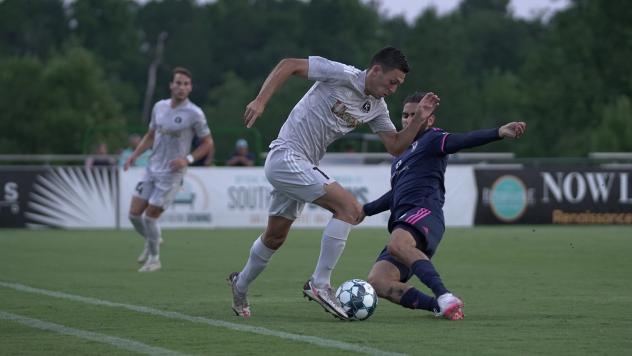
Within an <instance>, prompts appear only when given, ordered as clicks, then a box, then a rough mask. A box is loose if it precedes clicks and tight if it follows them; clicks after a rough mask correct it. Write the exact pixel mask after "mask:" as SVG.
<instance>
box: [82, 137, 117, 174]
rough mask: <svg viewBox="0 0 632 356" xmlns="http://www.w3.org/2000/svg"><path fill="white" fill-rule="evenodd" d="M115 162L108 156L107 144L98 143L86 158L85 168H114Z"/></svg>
mask: <svg viewBox="0 0 632 356" xmlns="http://www.w3.org/2000/svg"><path fill="white" fill-rule="evenodd" d="M114 165H116V160H115V159H114V158H112V157H110V155H108V144H107V143H105V142H99V143H98V144H97V145H96V147H95V149H94V153H93V154H92V156H90V157H88V158H86V167H88V168H90V167H94V166H114Z"/></svg>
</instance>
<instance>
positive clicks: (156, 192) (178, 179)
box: [134, 172, 184, 210]
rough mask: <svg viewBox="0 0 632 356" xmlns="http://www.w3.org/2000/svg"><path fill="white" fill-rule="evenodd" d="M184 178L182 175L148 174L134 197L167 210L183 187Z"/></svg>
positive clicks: (135, 190) (139, 183)
mask: <svg viewBox="0 0 632 356" xmlns="http://www.w3.org/2000/svg"><path fill="white" fill-rule="evenodd" d="M183 177H184V174H182V173H177V174H168V175H156V174H151V173H149V172H146V173H145V176H144V177H143V179H142V180H141V181H140V182H138V184H137V185H136V189H134V197H137V198H140V199H143V200H146V201H148V202H149V205H153V206H158V207H161V208H163V209H165V210H166V209H167V208H168V207H169V205H171V203H173V200H174V199H175V197H176V194H177V193H178V191H179V190H180V188H181V187H182V182H183Z"/></svg>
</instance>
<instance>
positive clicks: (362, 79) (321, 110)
mask: <svg viewBox="0 0 632 356" xmlns="http://www.w3.org/2000/svg"><path fill="white" fill-rule="evenodd" d="M408 71H409V67H408V63H407V60H406V57H405V56H404V54H403V53H402V52H401V51H400V50H398V49H396V48H393V47H386V48H384V49H382V50H380V51H379V52H378V53H376V54H375V55H374V56H373V58H372V59H371V62H370V64H369V68H368V69H367V70H365V71H361V70H359V69H356V68H354V67H352V66H348V65H345V64H342V63H338V62H333V61H330V60H328V59H325V58H322V57H309V58H308V59H294V58H293V59H290V58H288V59H283V60H281V61H280V62H279V64H278V65H277V66H276V67H275V68H274V69H273V70H272V72H271V73H270V74H269V75H268V78H267V79H266V81H265V82H264V83H263V86H262V87H261V90H260V92H259V94H258V95H257V98H255V100H253V101H252V102H251V103H250V104H248V106H247V107H246V112H245V114H244V120H245V123H246V126H247V127H251V126H252V125H253V124H254V123H255V121H256V120H257V118H259V116H261V114H262V113H263V111H264V109H265V106H266V104H267V102H268V100H270V97H271V96H272V94H274V92H276V91H277V90H278V88H279V87H280V86H281V85H282V84H283V83H284V82H285V81H286V80H287V79H288V78H289V77H290V76H291V75H296V76H300V77H303V78H307V79H309V80H313V81H316V83H315V84H314V85H313V86H312V87H311V88H310V89H309V91H308V92H307V93H306V94H305V95H304V96H303V98H302V99H301V100H300V101H299V102H298V103H297V104H296V106H294V109H293V110H292V112H291V113H290V115H289V117H288V119H287V120H286V121H285V123H284V124H283V127H282V128H281V131H280V132H279V136H278V137H277V139H275V140H274V141H272V143H271V144H270V152H269V153H268V156H267V158H266V163H265V174H266V177H267V179H268V181H269V182H270V184H272V186H273V188H274V189H273V190H272V193H271V194H272V200H271V205H270V210H269V218H268V224H267V227H266V230H265V232H264V233H263V234H262V235H261V236H260V237H259V238H257V240H255V242H254V244H253V245H252V248H251V250H250V255H249V258H248V262H247V263H246V265H245V266H244V268H243V270H242V271H241V272H233V273H231V274H230V275H229V277H228V281H229V283H230V284H231V288H232V293H233V305H232V308H233V311H234V312H235V314H237V315H241V316H243V317H249V316H250V305H249V304H248V300H247V291H248V286H249V284H250V283H251V282H252V281H253V280H254V279H255V278H256V277H257V276H258V275H259V274H260V273H261V272H262V271H263V269H264V268H265V267H266V265H267V263H268V261H269V260H270V258H271V257H272V255H273V254H274V252H275V251H276V250H277V249H278V248H279V247H281V245H282V244H283V242H284V241H285V239H286V237H287V234H288V232H289V230H290V227H291V226H292V223H293V222H294V220H295V219H296V218H297V217H298V216H299V215H300V213H301V211H302V209H303V207H304V205H305V202H312V203H314V204H317V205H319V206H321V207H323V208H325V209H327V210H329V211H331V212H332V213H333V216H332V219H331V220H330V221H329V223H328V225H327V226H326V227H325V230H324V231H323V237H322V241H321V251H320V257H319V259H318V264H317V265H316V269H315V271H314V274H313V275H312V277H311V278H310V279H309V280H308V281H307V282H306V283H305V286H304V288H303V293H304V295H305V296H306V297H308V298H310V299H312V300H315V301H316V302H318V303H319V304H320V305H321V306H323V308H325V310H326V311H328V312H330V313H332V314H333V315H334V316H336V317H338V318H341V319H346V318H347V315H346V313H345V312H344V309H342V307H341V306H340V305H339V304H338V303H337V302H336V299H335V296H334V293H333V290H332V288H331V284H330V277H331V272H332V270H333V268H334V267H335V265H336V263H337V262H338V259H339V257H340V255H341V254H342V251H343V249H344V246H345V244H346V240H347V236H348V235H349V231H350V230H351V226H352V225H355V224H357V223H359V222H360V219H361V212H362V206H361V205H360V203H358V201H357V200H356V199H355V198H354V196H353V195H352V194H351V193H349V192H348V191H346V190H345V189H344V188H342V186H341V185H340V184H338V183H337V182H336V181H335V180H333V179H331V178H330V177H328V176H327V174H326V173H325V172H323V171H322V170H320V169H319V168H318V162H319V161H320V159H321V158H322V157H323V155H324V154H325V150H326V148H327V146H328V145H329V144H330V143H332V142H333V141H335V140H336V139H338V138H339V137H341V136H343V135H345V134H346V133H348V132H350V131H352V130H353V129H355V128H356V127H358V126H359V125H361V124H363V123H367V124H368V125H369V127H370V128H371V130H372V131H373V132H375V133H377V134H378V136H379V137H380V139H381V140H382V142H383V143H384V145H385V146H386V150H387V151H388V152H389V153H391V154H393V155H399V154H400V153H402V152H403V151H404V150H405V149H406V148H407V147H408V145H409V144H410V143H411V142H412V140H413V138H414V137H415V135H416V133H417V132H418V131H419V129H420V128H421V127H422V126H423V125H424V124H425V123H424V120H425V118H427V117H429V116H430V115H431V114H432V112H433V111H434V109H435V107H436V106H437V105H438V102H439V98H438V97H437V96H436V95H434V94H433V93H429V94H428V95H427V96H426V97H424V99H423V100H422V101H421V102H420V103H419V105H418V107H417V110H418V115H416V117H415V119H414V120H413V121H412V122H411V124H410V125H409V126H408V127H407V128H406V129H404V130H402V131H401V132H397V131H396V129H395V126H394V125H393V123H392V122H391V120H390V117H389V113H388V109H387V107H386V102H385V101H384V97H385V96H387V95H389V94H392V93H393V92H395V90H397V88H398V87H399V86H400V85H401V84H402V83H403V82H404V79H405V77H406V73H408Z"/></svg>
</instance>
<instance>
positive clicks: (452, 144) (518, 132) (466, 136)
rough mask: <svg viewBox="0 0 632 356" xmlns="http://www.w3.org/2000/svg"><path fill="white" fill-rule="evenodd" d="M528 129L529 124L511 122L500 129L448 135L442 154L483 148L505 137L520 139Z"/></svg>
mask: <svg viewBox="0 0 632 356" xmlns="http://www.w3.org/2000/svg"><path fill="white" fill-rule="evenodd" d="M526 129H527V124H526V123H524V122H510V123H508V124H505V125H503V126H501V127H499V128H493V129H482V130H475V131H470V132H467V133H453V134H447V136H446V137H445V139H444V142H443V144H442V147H441V151H442V153H456V152H458V151H460V150H462V149H465V148H472V147H478V146H482V145H484V144H487V143H490V142H493V141H497V140H501V139H503V138H505V137H510V138H519V137H520V136H522V135H523V134H524V133H525V131H526Z"/></svg>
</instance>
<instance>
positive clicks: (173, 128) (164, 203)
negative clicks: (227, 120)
mask: <svg viewBox="0 0 632 356" xmlns="http://www.w3.org/2000/svg"><path fill="white" fill-rule="evenodd" d="M169 89H170V90H171V98H169V99H165V100H160V101H158V102H157V103H156V104H154V108H153V110H152V113H151V121H150V123H149V131H148V132H147V134H145V136H144V137H143V139H142V140H141V142H140V144H139V145H138V147H136V149H135V150H134V152H133V153H132V155H131V156H130V157H129V158H128V159H127V161H126V162H125V165H124V170H127V169H128V168H129V167H130V166H132V165H133V164H134V161H135V160H136V158H137V157H139V156H140V155H141V154H142V153H143V152H144V151H145V150H147V149H148V148H151V149H152V154H151V156H150V158H149V165H148V166H147V169H146V172H145V176H144V177H143V179H142V180H141V181H140V182H138V185H136V192H135V193H134V196H133V197H132V203H131V206H130V209H129V220H130V221H131V223H132V225H133V226H134V229H136V231H137V232H138V233H139V234H140V235H141V236H142V237H143V238H144V239H145V247H144V249H143V252H142V253H141V254H140V256H138V262H139V263H144V264H143V266H142V267H141V268H140V269H139V270H138V271H139V272H153V271H156V270H159V269H160V268H161V267H162V265H161V263H160V255H159V252H160V242H161V241H162V238H161V231H160V226H159V225H158V219H159V218H160V215H161V214H162V213H163V212H164V211H165V209H167V207H168V206H169V205H170V204H171V203H172V202H173V199H174V197H175V195H176V193H177V192H178V189H180V187H181V186H182V180H183V178H184V174H185V173H186V167H187V166H188V165H189V164H191V163H193V162H194V161H195V160H196V159H198V158H200V157H204V156H205V155H206V154H207V153H208V152H209V151H210V150H211V149H213V139H212V137H211V131H210V130H209V127H208V124H207V123H206V117H205V116H204V112H202V110H201V109H200V108H199V107H198V106H197V105H195V104H193V103H192V102H191V101H190V100H189V99H188V97H189V94H190V93H191V90H192V89H193V87H192V84H191V73H190V72H189V71H188V70H187V69H185V68H181V67H177V68H175V69H174V70H173V73H172V78H171V82H170V83H169ZM193 135H196V136H197V137H198V138H200V140H201V144H200V145H199V146H198V147H197V148H196V149H195V150H194V151H193V152H190V151H191V142H192V141H193ZM143 213H144V214H143Z"/></svg>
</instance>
